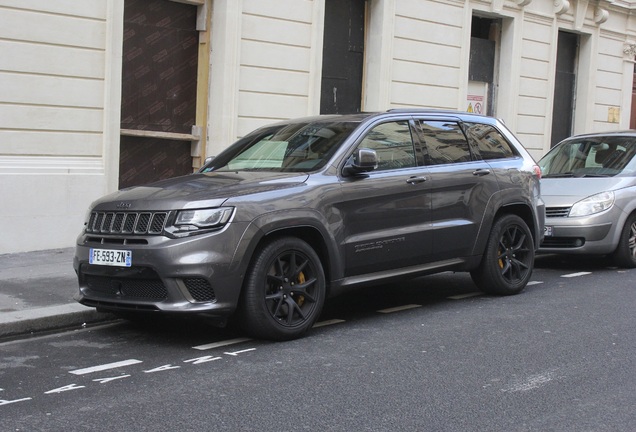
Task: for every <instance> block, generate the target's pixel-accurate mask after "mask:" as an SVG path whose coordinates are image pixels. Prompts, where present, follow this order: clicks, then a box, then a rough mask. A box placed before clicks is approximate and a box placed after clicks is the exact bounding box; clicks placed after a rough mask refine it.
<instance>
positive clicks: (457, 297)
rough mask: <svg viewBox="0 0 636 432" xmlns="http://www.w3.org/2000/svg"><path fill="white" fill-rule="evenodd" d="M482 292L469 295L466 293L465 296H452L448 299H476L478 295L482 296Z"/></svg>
mask: <svg viewBox="0 0 636 432" xmlns="http://www.w3.org/2000/svg"><path fill="white" fill-rule="evenodd" d="M483 294H484V293H483V292H479V291H478V292H471V293H467V294H458V295H454V296H450V297H448V298H449V299H451V300H461V299H465V298H469V297H477V296H480V295H483Z"/></svg>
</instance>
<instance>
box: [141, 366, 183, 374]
mask: <svg viewBox="0 0 636 432" xmlns="http://www.w3.org/2000/svg"><path fill="white" fill-rule="evenodd" d="M180 367H181V366H172V365H170V364H167V365H163V366H159V367H156V368H154V369H149V370H145V371H144V373H155V372H163V371H167V370H170V369H179V368H180Z"/></svg>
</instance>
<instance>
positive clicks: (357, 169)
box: [342, 148, 378, 176]
mask: <svg viewBox="0 0 636 432" xmlns="http://www.w3.org/2000/svg"><path fill="white" fill-rule="evenodd" d="M377 167H378V154H377V153H376V151H375V150H371V149H370V148H359V149H357V150H356V151H355V153H353V154H352V155H351V157H350V158H349V160H348V161H347V164H346V165H345V166H344V169H343V172H342V173H343V174H344V175H345V176H354V175H358V174H362V173H366V172H369V171H373V170H374V169H376V168H377Z"/></svg>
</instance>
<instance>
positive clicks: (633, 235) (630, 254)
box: [612, 214, 636, 268]
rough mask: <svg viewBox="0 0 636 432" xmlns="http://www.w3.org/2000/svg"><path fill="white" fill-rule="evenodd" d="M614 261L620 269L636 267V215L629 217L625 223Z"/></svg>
mask: <svg viewBox="0 0 636 432" xmlns="http://www.w3.org/2000/svg"><path fill="white" fill-rule="evenodd" d="M612 261H613V262H614V264H616V265H617V266H618V267H624V268H634V267H636V214H631V215H629V217H628V218H627V220H626V221H625V225H623V229H622V230H621V236H620V239H619V241H618V246H617V247H616V250H615V251H614V253H613V254H612Z"/></svg>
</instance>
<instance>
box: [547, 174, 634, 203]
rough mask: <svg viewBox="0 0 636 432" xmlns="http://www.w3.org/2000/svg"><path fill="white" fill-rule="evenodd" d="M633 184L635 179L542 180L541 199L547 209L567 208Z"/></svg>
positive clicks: (579, 178)
mask: <svg viewBox="0 0 636 432" xmlns="http://www.w3.org/2000/svg"><path fill="white" fill-rule="evenodd" d="M633 184H634V178H633V177H590V178H585V177H583V178H581V177H578V178H542V179H541V198H543V201H545V204H546V206H547V207H566V206H571V205H572V204H574V203H575V202H577V201H580V200H582V199H583V198H587V197H589V196H591V195H594V194H597V193H600V192H605V191H610V190H617V189H622V188H625V187H628V186H631V185H633Z"/></svg>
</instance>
